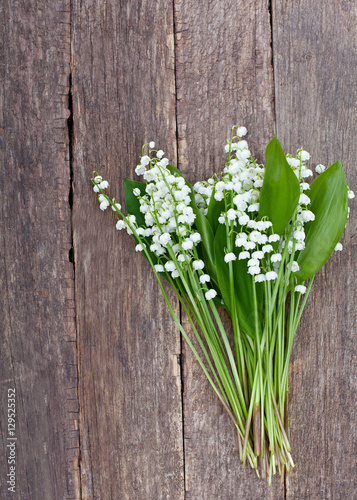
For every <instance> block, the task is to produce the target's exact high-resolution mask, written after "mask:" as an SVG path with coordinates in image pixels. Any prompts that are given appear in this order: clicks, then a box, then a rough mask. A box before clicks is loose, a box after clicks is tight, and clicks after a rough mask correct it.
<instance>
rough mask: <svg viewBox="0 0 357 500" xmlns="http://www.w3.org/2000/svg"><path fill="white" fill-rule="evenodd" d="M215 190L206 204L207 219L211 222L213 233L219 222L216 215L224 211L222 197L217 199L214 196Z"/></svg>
mask: <svg viewBox="0 0 357 500" xmlns="http://www.w3.org/2000/svg"><path fill="white" fill-rule="evenodd" d="M214 193H215V190H213V191H212V195H211V198H210V201H209V204H208V212H207V219H208V221H209V223H210V224H211V227H212V231H213V234H216V231H217V228H218V225H219V222H218V217H219V216H220V215H221V213H222V212H224V211H225V202H224V199H223V200H222V201H217V200H216V199H215V197H214Z"/></svg>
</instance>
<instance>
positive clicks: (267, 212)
mask: <svg viewBox="0 0 357 500" xmlns="http://www.w3.org/2000/svg"><path fill="white" fill-rule="evenodd" d="M299 197H300V185H299V181H298V179H297V177H296V175H295V174H294V172H293V171H292V169H291V168H290V166H289V164H288V162H287V161H286V158H285V154H284V151H283V149H282V147H281V145H280V142H279V141H278V139H277V138H276V137H274V138H273V139H272V140H271V141H270V142H269V144H268V145H267V147H266V150H265V173H264V182H263V186H262V190H261V194H260V201H259V204H260V205H259V218H260V219H262V218H263V217H266V216H267V217H268V219H269V220H270V221H271V222H272V223H273V228H274V232H275V233H277V234H279V235H281V234H282V233H283V231H284V229H285V227H286V225H287V224H288V223H289V221H290V219H291V216H292V215H293V213H294V210H295V209H296V207H297V204H298V201H299Z"/></svg>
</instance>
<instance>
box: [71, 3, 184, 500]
mask: <svg viewBox="0 0 357 500" xmlns="http://www.w3.org/2000/svg"><path fill="white" fill-rule="evenodd" d="M73 54H74V57H73V108H74V138H75V139H74V150H73V151H74V165H73V172H74V186H75V189H74V227H75V229H74V246H75V261H76V291H77V297H78V300H77V320H78V335H79V347H80V362H79V374H80V377H79V380H80V422H81V458H82V460H81V477H82V495H83V498H84V499H88V498H93V499H109V498H110V499H113V500H114V499H115V500H121V499H130V500H133V499H155V500H156V499H175V500H176V499H177V500H179V499H182V498H183V494H184V488H183V453H182V425H181V420H182V410H181V377H180V367H179V364H178V356H180V340H179V336H178V332H177V328H175V326H174V322H173V320H172V319H171V317H170V313H169V312H168V310H167V307H166V304H165V302H164V300H163V298H162V296H161V294H160V291H159V288H158V286H157V285H156V284H155V282H154V279H155V278H154V276H153V273H152V271H151V270H150V268H149V266H148V264H147V262H146V261H145V260H144V258H143V257H142V256H140V255H139V254H135V251H134V247H135V243H134V241H133V239H132V238H131V237H129V236H128V235H127V234H123V233H121V234H119V233H117V232H116V230H115V220H114V214H113V212H112V211H111V210H109V212H110V213H103V212H100V210H99V206H98V202H97V200H96V197H95V195H94V193H93V190H92V188H91V183H90V177H91V173H92V171H93V170H94V169H96V170H98V171H99V172H100V173H101V174H102V175H103V176H104V178H105V179H108V180H109V182H110V189H109V191H110V193H111V195H112V196H115V197H116V199H117V200H123V199H124V194H123V184H122V177H129V178H135V177H136V176H135V173H134V169H135V166H136V164H137V162H138V157H139V154H141V146H142V144H143V143H144V142H147V141H150V140H155V141H156V143H157V144H158V145H159V146H161V147H162V148H163V149H165V150H166V151H167V153H168V154H169V157H170V158H175V157H176V132H175V80H174V40H173V8H172V3H171V2H170V1H165V0H160V1H158V2H154V3H152V2H118V1H114V0H106V1H103V2H100V3H96V4H94V3H90V4H88V3H86V2H80V1H78V0H75V1H74V25H73ZM175 307H176V308H177V306H176V305H175ZM177 310H178V308H177Z"/></svg>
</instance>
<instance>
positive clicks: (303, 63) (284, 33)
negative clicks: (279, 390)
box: [273, 0, 357, 500]
mask: <svg viewBox="0 0 357 500" xmlns="http://www.w3.org/2000/svg"><path fill="white" fill-rule="evenodd" d="M273 14H274V15H273V40H274V45H273V48H274V76H275V94H276V122H277V135H278V137H279V138H280V139H281V141H282V144H283V147H284V148H285V150H286V151H291V152H294V151H295V150H296V149H297V148H298V147H301V146H304V147H305V149H306V150H307V151H309V152H310V154H311V155H312V161H311V165H312V166H313V167H314V166H315V165H316V164H318V163H322V164H324V165H326V166H328V165H330V164H332V163H333V162H334V161H336V159H337V158H341V162H342V165H343V167H344V170H345V172H346V176H347V181H348V183H349V185H350V187H351V188H352V189H354V190H355V191H356V190H357V189H356V188H357V175H356V157H357V146H356V124H357V122H356V119H357V118H356V117H357V114H356V111H357V109H356V107H357V106H356V103H357V92H356V79H357V53H356V43H355V42H356V37H357V28H356V26H357V25H356V4H355V2H349V1H344V2H318V3H316V2H313V1H312V0H310V1H308V0H303V1H301V2H285V1H283V2H280V1H277V0H275V1H274V2H273ZM350 206H351V213H350V218H349V220H348V224H347V229H346V232H345V234H344V236H343V238H342V243H343V245H344V250H343V252H342V253H341V254H340V253H337V254H334V255H333V256H332V258H331V260H330V262H329V263H328V264H327V265H326V267H325V268H324V269H323V270H322V271H321V272H320V273H319V274H318V275H317V277H316V280H315V282H314V284H313V291H312V295H311V297H310V298H309V303H308V306H307V308H306V311H305V313H304V316H303V320H302V322H301V324H300V327H299V329H298V332H297V337H296V339H295V344H294V349H293V359H292V364H291V370H290V375H291V382H290V419H291V445H292V447H293V450H294V457H295V461H296V468H295V470H294V471H293V472H292V473H291V474H290V475H289V476H288V479H287V495H286V498H287V499H297V498H299V499H300V498H301V499H305V498H306V499H307V498H309V499H316V500H317V499H318V500H322V499H333V500H337V499H341V500H342V499H346V498H349V499H355V498H357V493H356V492H357V464H356V456H357V446H356V442H357V441H356V437H357V436H356V428H357V425H356V424H357V420H356V399H357V385H356V368H357V360H356V347H357V345H356V342H357V340H356V326H357V325H356V319H357V317H356V300H357V296H356V262H357V254H356V202H355V200H352V203H351V204H350Z"/></svg>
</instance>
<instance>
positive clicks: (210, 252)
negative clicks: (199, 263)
mask: <svg viewBox="0 0 357 500" xmlns="http://www.w3.org/2000/svg"><path fill="white" fill-rule="evenodd" d="M193 196H194V195H193ZM191 198H192V197H191ZM192 209H193V213H194V214H195V215H196V219H195V226H196V229H197V231H198V232H199V233H200V235H201V239H202V253H203V260H204V262H205V265H206V268H207V272H208V274H209V275H210V276H211V278H212V279H213V280H214V281H215V282H216V283H217V270H216V264H215V261H214V234H213V231H212V228H211V224H210V223H209V222H208V220H207V219H206V217H205V216H204V215H203V213H202V212H201V211H200V209H199V208H197V206H196V203H194V200H193V203H192Z"/></svg>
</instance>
